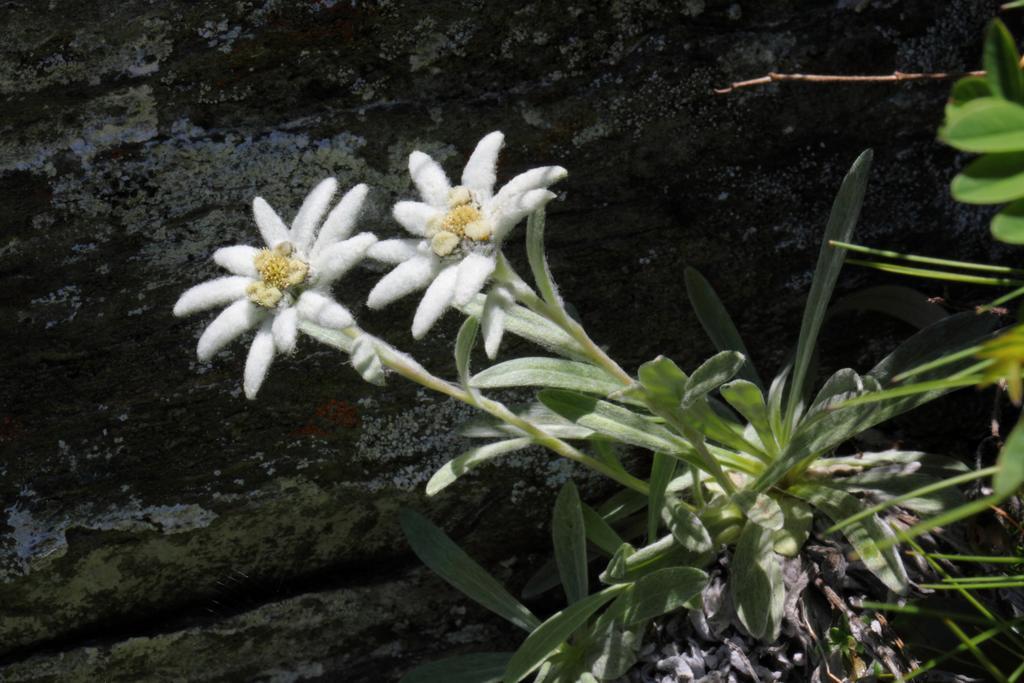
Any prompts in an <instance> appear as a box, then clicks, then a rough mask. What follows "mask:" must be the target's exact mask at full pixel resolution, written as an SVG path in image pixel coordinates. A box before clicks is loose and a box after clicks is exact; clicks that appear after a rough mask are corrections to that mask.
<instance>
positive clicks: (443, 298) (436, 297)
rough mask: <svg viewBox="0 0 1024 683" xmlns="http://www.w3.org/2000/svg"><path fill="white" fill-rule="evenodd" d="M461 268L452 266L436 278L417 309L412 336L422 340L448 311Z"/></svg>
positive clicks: (413, 320)
mask: <svg viewBox="0 0 1024 683" xmlns="http://www.w3.org/2000/svg"><path fill="white" fill-rule="evenodd" d="M458 273H459V267H458V266H457V265H451V266H448V267H447V268H445V269H444V270H442V271H441V272H440V273H438V274H437V277H435V278H434V281H433V282H431V283H430V286H429V287H427V291H426V293H425V294H424V295H423V299H422V300H421V301H420V305H419V306H418V307H417V308H416V315H415V316H414V317H413V319H412V336H413V337H414V338H415V339H421V338H422V337H423V335H425V334H426V333H427V332H429V331H430V328H431V327H433V326H434V323H436V322H437V320H438V318H440V317H441V315H442V314H444V312H445V311H446V310H447V309H448V305H449V304H450V303H451V302H452V297H453V296H454V295H455V280H456V278H457V277H458Z"/></svg>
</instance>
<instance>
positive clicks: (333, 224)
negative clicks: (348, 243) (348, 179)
mask: <svg viewBox="0 0 1024 683" xmlns="http://www.w3.org/2000/svg"><path fill="white" fill-rule="evenodd" d="M369 191H370V188H369V187H367V186H366V185H364V184H363V183H359V184H358V185H356V186H355V187H353V188H352V189H351V190H349V191H348V192H346V193H345V196H344V197H342V198H341V200H340V201H339V202H338V205H337V206H335V207H334V208H333V209H331V212H330V213H329V214H327V220H325V221H324V224H323V227H321V228H320V235H319V236H318V237H317V238H316V245H315V246H314V247H313V251H312V253H313V254H316V253H317V252H319V251H322V250H323V249H326V248H327V247H329V246H331V245H332V244H334V243H335V242H338V241H340V240H343V239H345V238H346V237H348V236H349V234H350V233H351V232H352V228H353V227H355V224H356V221H357V220H358V219H359V213H360V212H361V211H362V210H363V202H364V201H366V193H367V192H369Z"/></svg>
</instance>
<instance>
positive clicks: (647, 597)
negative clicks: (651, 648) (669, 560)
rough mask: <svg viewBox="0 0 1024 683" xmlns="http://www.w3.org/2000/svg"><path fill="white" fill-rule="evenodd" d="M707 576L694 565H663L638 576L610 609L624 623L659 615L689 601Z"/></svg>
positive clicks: (704, 582) (639, 621)
mask: <svg viewBox="0 0 1024 683" xmlns="http://www.w3.org/2000/svg"><path fill="white" fill-rule="evenodd" d="M707 581H708V575H707V574H706V573H705V572H703V571H701V570H700V569H696V568H694V567H666V568H665V569H659V570H658V571H656V572H652V573H650V574H648V575H647V576H644V577H643V578H641V579H639V580H638V581H637V582H636V583H635V584H633V585H632V586H631V587H630V588H629V590H627V591H626V592H625V593H623V594H622V595H620V596H619V597H618V598H617V599H616V600H615V602H614V603H613V604H612V606H611V607H609V608H608V610H609V612H610V613H611V614H612V615H613V616H614V617H615V618H617V619H619V620H621V622H622V623H624V624H625V625H627V626H631V625H635V624H640V623H642V622H644V621H647V620H648V619H654V618H655V617H660V616H661V615H663V614H668V613H669V612H672V611H675V610H677V609H679V608H681V607H684V606H685V605H687V603H691V602H692V601H693V600H694V598H697V597H698V596H700V594H701V592H702V591H703V590H704V587H705V586H706V585H707Z"/></svg>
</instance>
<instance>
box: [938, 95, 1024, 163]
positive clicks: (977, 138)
mask: <svg viewBox="0 0 1024 683" xmlns="http://www.w3.org/2000/svg"><path fill="white" fill-rule="evenodd" d="M939 137H941V138H942V140H943V142H945V143H946V144H948V145H950V146H952V147H955V148H957V149H959V150H961V151H964V152H1021V151H1024V107H1022V106H1020V105H1019V104H1015V103H1013V102H1008V101H1006V100H1001V99H998V98H995V97H986V98H982V99H979V100H973V101H971V102H968V103H967V104H965V105H963V106H962V107H960V108H959V109H958V111H957V113H956V116H955V117H954V118H953V120H952V121H950V122H949V124H948V125H946V126H945V127H943V128H942V129H941V130H940V131H939Z"/></svg>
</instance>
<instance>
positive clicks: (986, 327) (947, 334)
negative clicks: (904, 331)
mask: <svg viewBox="0 0 1024 683" xmlns="http://www.w3.org/2000/svg"><path fill="white" fill-rule="evenodd" d="M998 325H999V318H998V317H997V316H995V315H992V314H988V313H983V314H978V313H974V312H966V313H958V314H956V315H951V316H949V317H948V318H945V319H943V320H941V321H939V322H937V323H935V324H934V325H930V326H928V327H926V328H925V329H923V330H921V331H920V332H917V333H916V334H914V335H913V336H912V337H910V338H909V339H907V340H906V341H905V342H903V343H902V344H900V345H899V346H898V347H896V349H895V350H894V351H893V352H892V353H890V354H889V355H888V356H886V357H885V358H883V359H882V360H881V361H879V363H878V364H877V365H876V366H875V367H873V368H872V369H871V371H870V372H869V373H868V374H869V375H871V376H872V377H874V378H875V379H877V380H878V381H879V383H881V384H882V386H885V385H887V384H889V383H890V382H892V381H893V378H894V377H896V375H899V374H901V373H904V372H906V371H908V370H912V369H914V368H916V367H918V366H920V365H923V364H924V363H928V362H931V361H933V360H935V359H937V358H940V357H942V356H945V355H947V354H949V353H952V352H954V351H957V350H959V349H962V348H965V347H969V346H973V345H975V344H977V343H978V342H979V341H981V340H983V339H985V338H986V337H987V336H988V334H989V333H990V332H992V331H993V330H994V329H996V327H998ZM960 367H963V366H960ZM954 369H956V368H955V367H954Z"/></svg>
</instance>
